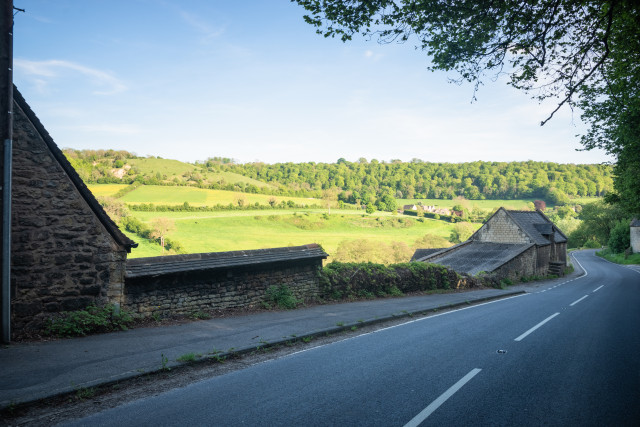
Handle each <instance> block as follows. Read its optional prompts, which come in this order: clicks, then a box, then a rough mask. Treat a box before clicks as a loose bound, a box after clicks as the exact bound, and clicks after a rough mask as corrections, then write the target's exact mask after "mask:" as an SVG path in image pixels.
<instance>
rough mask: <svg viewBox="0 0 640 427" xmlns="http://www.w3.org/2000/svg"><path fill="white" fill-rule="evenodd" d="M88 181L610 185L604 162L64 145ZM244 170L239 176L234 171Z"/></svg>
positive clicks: (496, 191)
mask: <svg viewBox="0 0 640 427" xmlns="http://www.w3.org/2000/svg"><path fill="white" fill-rule="evenodd" d="M64 153H65V155H66V156H67V158H68V159H69V160H70V162H71V163H72V165H73V166H74V167H75V169H76V170H77V171H78V173H79V174H80V176H81V178H82V179H83V180H84V181H85V182H88V183H132V182H135V181H137V182H141V183H144V184H148V185H193V186H197V187H201V188H209V189H222V190H230V191H241V192H246V193H262V194H274V195H289V196H297V197H316V198H323V197H334V198H337V199H338V200H340V201H342V202H344V203H352V204H365V205H368V204H370V203H375V202H376V201H377V200H381V199H382V198H383V197H384V196H387V197H388V200H391V198H395V199H403V198H404V199H422V198H431V199H454V198H456V197H459V196H462V197H464V198H466V199H469V200H483V199H521V198H540V199H544V200H545V201H547V203H549V204H553V205H563V204H567V203H569V202H570V198H574V197H589V196H591V197H601V196H605V195H606V194H608V193H609V192H610V191H611V190H612V188H613V177H612V167H611V166H610V165H594V164H591V165H580V164H578V165H576V164H558V163H550V162H534V161H527V162H481V161H478V162H472V163H431V162H426V161H423V160H419V159H413V160H412V161H411V162H402V161H400V160H391V161H389V162H386V161H378V160H375V159H372V160H370V161H367V160H366V159H364V158H361V159H359V160H358V161H357V162H349V161H347V160H345V159H339V160H338V161H337V162H336V163H315V162H308V163H276V164H265V163H256V162H254V163H242V164H240V163H235V162H233V161H232V160H231V159H226V158H219V157H217V158H216V157H214V158H210V159H207V160H206V161H203V162H196V163H195V164H189V163H181V162H178V161H176V160H165V159H162V160H163V161H164V163H161V162H158V161H157V160H160V159H159V158H151V159H153V160H156V162H155V163H153V165H154V166H151V163H149V162H146V163H145V164H143V163H141V162H140V160H144V159H146V160H149V158H148V157H147V158H141V157H137V156H136V155H134V154H132V153H129V152H126V151H114V150H70V149H66V150H64ZM234 176H235V177H244V178H245V180H246V181H245V182H243V181H242V180H238V179H237V178H233V177H234Z"/></svg>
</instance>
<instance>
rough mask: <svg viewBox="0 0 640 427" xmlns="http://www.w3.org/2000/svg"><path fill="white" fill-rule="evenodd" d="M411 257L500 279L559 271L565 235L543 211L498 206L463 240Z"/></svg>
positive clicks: (564, 263) (564, 252) (563, 261)
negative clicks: (456, 243)
mask: <svg viewBox="0 0 640 427" xmlns="http://www.w3.org/2000/svg"><path fill="white" fill-rule="evenodd" d="M412 260H413V261H422V262H430V263H434V264H441V265H445V266H447V267H450V268H452V269H454V270H455V271H457V272H459V273H466V274H470V275H475V274H478V273H480V272H485V273H490V274H494V275H495V276H496V277H498V278H500V279H502V278H510V279H519V278H520V277H523V276H524V277H526V276H533V275H539V276H543V275H547V274H562V272H563V270H564V267H565V266H566V262H567V237H566V236H565V235H564V234H563V233H562V231H560V230H559V229H558V228H557V227H556V226H555V225H554V224H553V223H552V222H551V221H550V220H549V218H547V217H546V216H545V215H544V214H543V213H542V211H539V210H537V211H508V210H506V209H504V208H500V209H498V211H497V212H496V213H495V214H493V215H492V216H491V218H489V220H488V221H487V222H486V223H485V224H484V225H483V226H482V227H481V228H480V229H479V230H478V231H476V232H475V233H474V234H473V235H472V236H471V237H470V238H469V240H467V241H466V242H462V243H460V244H458V245H455V246H452V247H450V248H445V249H439V250H433V249H427V250H425V249H418V250H417V251H416V253H415V254H414V257H413V258H412Z"/></svg>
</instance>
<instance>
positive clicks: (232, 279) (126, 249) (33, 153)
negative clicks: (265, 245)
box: [11, 87, 327, 337]
mask: <svg viewBox="0 0 640 427" xmlns="http://www.w3.org/2000/svg"><path fill="white" fill-rule="evenodd" d="M13 127H14V129H13V159H12V162H13V175H12V179H13V186H12V192H11V213H12V225H11V239H12V241H11V330H12V335H13V337H16V336H18V335H21V336H24V335H29V334H30V333H31V332H39V331H40V330H41V329H42V327H43V326H44V325H45V324H46V319H48V318H50V317H51V316H52V315H53V314H54V313H57V312H61V311H73V310H79V309H84V308H86V307H87V306H88V305H89V304H92V303H95V304H96V305H101V304H105V303H113V304H119V305H120V306H121V307H123V308H124V309H126V310H128V311H130V312H132V313H133V314H134V315H138V316H140V317H145V316H149V315H151V314H156V313H158V314H161V315H171V314H188V313H192V312H194V311H197V310H207V309H224V308H240V307H252V306H259V304H260V303H261V302H262V301H263V300H264V299H265V294H266V292H267V289H268V288H269V287H271V286H280V285H283V284H284V285H286V286H288V287H289V288H290V289H291V291H292V292H293V294H294V295H295V296H296V297H297V298H299V299H303V300H304V299H310V298H313V297H315V296H317V294H318V289H319V279H318V277H319V276H318V270H319V269H321V268H322V261H323V260H324V259H326V258H327V254H326V253H325V252H324V251H323V250H322V248H321V247H319V246H318V245H315V244H311V245H304V246H297V247H287V248H273V249H260V250H252V251H236V252H220V253H208V254H189V255H178V256H167V257H153V258H139V259H131V260H127V254H128V253H130V252H131V249H132V248H135V247H136V246H137V243H135V242H133V241H132V240H131V239H129V238H128V237H127V236H125V235H124V234H123V233H122V232H121V231H120V229H119V228H118V226H117V225H116V224H115V223H114V222H113V221H112V220H111V219H110V218H109V216H108V215H107V214H106V213H105V211H104V210H103V208H102V206H101V205H100V204H99V203H98V201H97V200H96V199H95V197H94V196H93V194H92V193H91V192H90V191H89V189H88V188H87V187H86V185H85V184H84V183H83V182H82V180H81V178H80V177H79V176H78V174H77V172H76V171H75V170H74V168H73V166H72V165H71V164H70V163H69V161H68V160H67V159H66V157H65V156H64V154H63V153H62V151H60V149H59V148H58V147H57V145H56V144H55V142H54V141H53V139H52V138H51V136H50V135H49V133H48V132H47V131H46V129H45V128H44V126H43V125H42V123H40V121H39V120H38V118H37V117H36V115H35V113H34V112H33V111H32V110H31V108H30V107H29V105H27V103H26V101H25V100H24V98H23V97H22V95H21V94H20V92H19V91H18V89H17V88H15V87H14V125H13Z"/></svg>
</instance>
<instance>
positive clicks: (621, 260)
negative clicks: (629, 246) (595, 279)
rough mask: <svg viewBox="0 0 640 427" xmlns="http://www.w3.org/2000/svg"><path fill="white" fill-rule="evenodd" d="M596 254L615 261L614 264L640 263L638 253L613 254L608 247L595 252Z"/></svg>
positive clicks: (639, 254)
mask: <svg viewBox="0 0 640 427" xmlns="http://www.w3.org/2000/svg"><path fill="white" fill-rule="evenodd" d="M596 255H598V256H599V257H602V258H604V259H606V260H609V261H611V262H615V263H616V264H624V265H629V264H640V253H637V254H631V255H625V254H614V253H611V251H610V250H609V249H603V250H601V251H598V252H596Z"/></svg>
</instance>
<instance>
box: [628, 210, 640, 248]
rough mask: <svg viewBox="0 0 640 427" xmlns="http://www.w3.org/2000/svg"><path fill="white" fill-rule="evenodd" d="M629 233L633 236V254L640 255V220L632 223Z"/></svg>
mask: <svg viewBox="0 0 640 427" xmlns="http://www.w3.org/2000/svg"><path fill="white" fill-rule="evenodd" d="M629 233H630V234H631V235H630V238H631V252H633V253H634V254H635V253H640V219H634V220H633V221H631V226H630V227H629Z"/></svg>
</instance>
